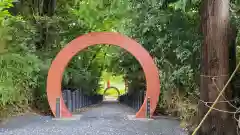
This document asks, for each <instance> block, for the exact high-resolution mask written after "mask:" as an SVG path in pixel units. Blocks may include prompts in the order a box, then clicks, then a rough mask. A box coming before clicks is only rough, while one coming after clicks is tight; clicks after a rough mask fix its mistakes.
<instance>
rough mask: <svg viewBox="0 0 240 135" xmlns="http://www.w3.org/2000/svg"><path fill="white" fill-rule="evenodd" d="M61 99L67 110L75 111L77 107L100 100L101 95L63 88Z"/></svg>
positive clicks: (96, 102)
mask: <svg viewBox="0 0 240 135" xmlns="http://www.w3.org/2000/svg"><path fill="white" fill-rule="evenodd" d="M62 94H63V100H64V103H65V105H66V106H67V107H68V110H69V111H71V112H76V111H77V110H78V109H80V108H83V107H87V106H90V105H93V104H98V103H100V102H102V100H103V96H102V95H91V96H89V95H85V94H84V93H83V91H82V90H63V91H62Z"/></svg>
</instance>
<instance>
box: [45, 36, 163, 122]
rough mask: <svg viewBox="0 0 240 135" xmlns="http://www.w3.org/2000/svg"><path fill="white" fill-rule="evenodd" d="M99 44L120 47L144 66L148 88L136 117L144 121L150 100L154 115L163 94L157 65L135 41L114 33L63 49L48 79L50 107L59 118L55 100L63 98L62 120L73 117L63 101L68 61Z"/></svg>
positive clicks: (84, 39) (82, 38) (76, 41)
mask: <svg viewBox="0 0 240 135" xmlns="http://www.w3.org/2000/svg"><path fill="white" fill-rule="evenodd" d="M96 44H111V45H115V46H119V47H121V48H123V49H125V50H127V51H128V52H130V53H131V54H132V55H133V56H134V57H135V58H136V59H137V60H138V61H139V63H140V64H141V66H142V68H143V71H144V74H145V77H146V84H147V91H146V97H145V100H144V103H143V105H142V106H141V108H140V109H139V111H138V112H137V114H136V117H137V118H144V117H145V111H146V103H147V98H148V97H149V98H150V107H151V108H150V114H151V116H152V115H153V113H154V111H155V109H156V106H157V103H158V98H159V94H160V81H159V75H158V68H157V67H156V65H155V64H154V61H153V59H152V58H151V56H150V55H149V53H148V51H147V50H145V49H144V48H143V47H142V46H141V45H140V44H138V43H137V42H136V41H135V40H133V39H131V38H128V37H126V36H123V35H121V34H119V33H114V32H93V33H88V34H86V35H83V36H79V37H78V38H76V39H74V40H73V41H71V42H70V43H69V44H68V45H67V46H66V47H65V48H63V49H62V50H61V51H60V52H59V53H58V54H57V56H56V58H55V59H54V60H53V62H52V65H51V67H50V69H49V72H48V77H47V97H48V102H49V106H50V108H51V110H52V112H53V115H54V116H56V99H57V98H59V97H60V103H61V107H60V114H61V117H71V116H72V114H71V112H70V111H69V110H68V109H67V107H66V105H65V104H64V101H63V97H62V92H61V90H62V87H61V85H62V84H61V83H62V77H63V73H64V70H65V68H66V67H67V65H68V63H69V61H70V60H71V59H72V57H73V56H74V55H76V54H77V53H78V52H79V51H81V50H83V49H85V48H87V47H89V46H94V45H96Z"/></svg>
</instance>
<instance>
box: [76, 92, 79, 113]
mask: <svg viewBox="0 0 240 135" xmlns="http://www.w3.org/2000/svg"><path fill="white" fill-rule="evenodd" d="M79 108H80V105H79V90H78V89H77V90H76V109H79Z"/></svg>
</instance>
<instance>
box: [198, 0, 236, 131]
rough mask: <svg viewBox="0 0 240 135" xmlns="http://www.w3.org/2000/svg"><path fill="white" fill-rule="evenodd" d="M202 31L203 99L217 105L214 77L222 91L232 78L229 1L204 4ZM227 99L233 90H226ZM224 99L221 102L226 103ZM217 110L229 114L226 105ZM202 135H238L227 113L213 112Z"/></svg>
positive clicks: (202, 112) (205, 1)
mask: <svg viewBox="0 0 240 135" xmlns="http://www.w3.org/2000/svg"><path fill="white" fill-rule="evenodd" d="M200 13H201V30H202V33H203V35H204V40H203V44H202V52H201V55H202V58H201V74H202V75H201V83H200V99H201V100H202V101H205V102H214V101H215V99H216V98H217V96H218V94H219V92H218V90H217V89H216V87H215V85H214V83H213V81H212V77H213V76H217V77H216V79H215V81H216V84H217V86H218V87H219V89H220V90H221V89H222V88H223V87H224V85H225V84H226V82H227V80H228V78H229V52H228V50H229V48H228V47H229V45H228V44H229V37H228V32H229V0H203V1H202V7H201V12H200ZM224 95H225V97H226V98H230V97H231V90H230V89H229V88H227V89H226V91H225V93H224ZM223 100H224V99H223V98H222V97H221V98H220V99H219V101H223ZM215 108H217V109H220V110H228V111H229V110H230V107H229V105H228V104H227V103H218V104H217V105H216V106H215ZM208 109H209V108H208V107H206V106H205V105H204V104H203V103H201V102H200V105H199V115H200V118H203V116H204V115H205V114H206V112H207V111H208ZM198 133H199V135H236V122H235V121H234V119H233V118H232V116H231V115H230V114H228V113H223V112H219V111H215V110H213V111H212V112H211V113H210V115H209V116H208V118H207V119H206V120H205V122H204V123H203V125H202V126H201V128H200V130H199V132H198Z"/></svg>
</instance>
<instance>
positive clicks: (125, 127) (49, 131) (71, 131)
mask: <svg viewBox="0 0 240 135" xmlns="http://www.w3.org/2000/svg"><path fill="white" fill-rule="evenodd" d="M129 115H134V111H133V110H132V109H131V108H129V107H127V106H125V105H121V104H119V103H118V102H115V101H113V100H112V101H104V102H103V103H102V104H100V105H98V106H96V107H93V108H90V109H89V110H88V111H86V112H83V113H82V117H81V118H80V120H74V121H56V120H52V119H51V118H41V120H40V119H39V120H36V119H34V118H32V122H31V123H28V122H27V121H28V119H29V118H27V117H26V118H20V119H18V120H16V121H14V124H9V125H8V124H7V125H5V126H3V128H1V130H0V135H186V134H185V133H184V132H183V131H182V130H181V129H180V128H179V122H178V121H177V120H169V119H159V120H154V121H152V120H150V121H141V120H130V119H129V118H128V116H129ZM24 121H25V122H24ZM27 123H28V124H27ZM17 125H18V126H17Z"/></svg>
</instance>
